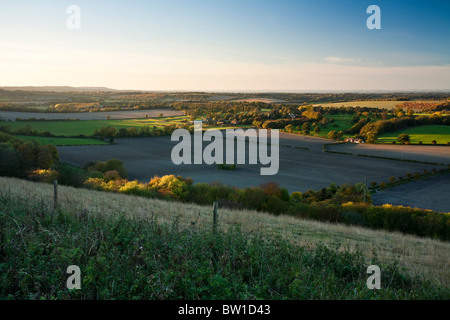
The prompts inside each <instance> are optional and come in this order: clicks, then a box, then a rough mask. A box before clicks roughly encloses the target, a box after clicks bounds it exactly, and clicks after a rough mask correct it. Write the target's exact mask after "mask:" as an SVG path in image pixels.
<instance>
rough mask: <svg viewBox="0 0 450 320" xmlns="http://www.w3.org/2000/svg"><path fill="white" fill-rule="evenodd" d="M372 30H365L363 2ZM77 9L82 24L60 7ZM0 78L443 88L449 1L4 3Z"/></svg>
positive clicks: (165, 85)
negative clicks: (375, 20)
mask: <svg viewBox="0 0 450 320" xmlns="http://www.w3.org/2000/svg"><path fill="white" fill-rule="evenodd" d="M371 4H376V5H378V6H379V7H380V8H381V30H369V29H368V28H367V27H366V20H367V18H368V17H369V16H370V15H369V14H367V13H366V9H367V7H368V6H369V5H371ZM70 5H77V6H79V8H80V10H81V16H80V17H81V29H79V30H70V29H68V28H67V26H66V21H67V19H68V17H69V14H67V13H66V9H67V7H68V6H70ZM0 7H1V10H0V34H1V37H0V86H74V87H87V86H91V87H108V88H114V89H130V90H152V91H158V90H160V91H221V92H226V91H240V92H246V91H258V92H261V91H278V92H279V91H285V92H292V91H294V92H299V91H327V90H328V91H358V90H359V91H374V90H387V91H410V90H428V91H433V90H449V89H450V41H449V40H450V39H449V38H450V36H449V35H450V19H448V18H447V16H448V13H449V12H450V3H449V2H448V1H438V0H434V1H427V2H424V1H415V0H412V1H395V3H393V2H392V1H387V0H380V1H378V0H376V1H372V0H371V1H366V0H362V1H357V0H353V1H352V0H344V1H339V2H336V1H331V0H323V1H312V0H311V1H287V0H285V1H268V0H261V1H254V0H247V1H237V0H230V1H220V2H219V1H206V0H203V1H201V0H193V1H182V0H170V1H164V2H162V1H145V2H144V1H137V0H134V1H127V2H125V1H95V3H93V2H92V1H86V0H83V1H77V0H70V1H66V0H64V1H58V2H55V1H48V0H45V1H40V2H38V3H37V2H35V1H21V2H20V3H17V2H16V1H12V0H7V1H2V4H1V5H0Z"/></svg>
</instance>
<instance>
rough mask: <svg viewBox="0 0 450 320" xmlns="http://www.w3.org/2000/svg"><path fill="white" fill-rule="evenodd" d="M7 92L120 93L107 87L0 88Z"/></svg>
mask: <svg viewBox="0 0 450 320" xmlns="http://www.w3.org/2000/svg"><path fill="white" fill-rule="evenodd" d="M0 89H3V90H7V91H42V92H98V91H102V92H108V91H120V90H116V89H111V88H106V87H70V86H38V87H35V86H25V87H9V86H8V87H0Z"/></svg>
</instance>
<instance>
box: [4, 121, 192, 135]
mask: <svg viewBox="0 0 450 320" xmlns="http://www.w3.org/2000/svg"><path fill="white" fill-rule="evenodd" d="M186 121H189V117H186V116H175V117H161V118H149V119H126V120H84V121H19V122H15V121H11V122H8V123H7V125H8V126H10V127H11V130H12V131H15V130H17V129H19V128H22V127H24V126H27V125H29V126H30V127H31V129H32V130H37V131H38V132H45V131H49V132H50V133H52V134H54V135H58V136H77V135H80V134H84V135H88V136H89V135H92V134H93V133H94V131H95V129H100V128H101V127H104V126H112V127H115V128H116V129H117V130H118V129H120V128H126V129H128V128H132V127H134V128H137V129H139V128H141V127H144V126H151V127H153V126H156V127H162V126H165V125H169V124H185V123H187V122H186Z"/></svg>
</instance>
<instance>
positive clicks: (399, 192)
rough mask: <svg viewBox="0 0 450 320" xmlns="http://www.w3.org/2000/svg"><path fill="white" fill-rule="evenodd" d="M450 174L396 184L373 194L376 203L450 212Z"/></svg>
mask: <svg viewBox="0 0 450 320" xmlns="http://www.w3.org/2000/svg"><path fill="white" fill-rule="evenodd" d="M448 181H450V174H445V175H441V176H437V177H430V178H426V179H423V180H419V181H414V182H410V183H408V184H402V185H399V186H395V187H393V188H390V189H388V190H386V191H381V192H377V193H376V194H374V195H372V200H373V204H374V205H382V204H385V203H389V204H392V205H404V206H405V205H407V206H411V207H421V208H423V209H434V210H435V211H441V212H450V206H449V204H448V199H449V198H450V188H449V182H448Z"/></svg>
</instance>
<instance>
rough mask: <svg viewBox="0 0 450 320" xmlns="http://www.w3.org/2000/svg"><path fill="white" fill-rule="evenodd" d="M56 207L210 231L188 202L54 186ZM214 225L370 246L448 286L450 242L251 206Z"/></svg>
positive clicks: (32, 198) (41, 192) (7, 186)
mask: <svg viewBox="0 0 450 320" xmlns="http://www.w3.org/2000/svg"><path fill="white" fill-rule="evenodd" d="M0 192H2V194H7V195H8V196H10V197H13V198H15V199H23V200H22V201H21V203H27V204H29V205H34V206H36V207H38V206H39V205H40V203H41V202H42V201H43V203H51V202H52V195H53V187H52V186H51V185H47V184H39V187H37V185H36V183H31V182H27V181H23V180H18V179H13V178H3V177H2V178H0ZM59 201H60V204H61V209H62V210H64V211H66V212H72V213H80V212H88V213H89V215H91V216H93V217H97V216H99V217H109V216H111V217H113V216H119V215H124V216H126V217H129V218H134V219H145V220H148V219H149V218H150V217H151V218H154V219H156V220H157V221H159V222H162V223H169V224H173V223H175V222H176V224H177V225H179V226H181V227H186V228H190V227H193V226H195V228H198V229H201V230H205V229H206V230H210V228H211V221H212V216H211V208H210V207H204V206H198V205H193V204H182V203H175V202H165V201H161V200H156V199H146V198H140V197H135V196H128V195H123V194H112V193H103V192H97V191H90V190H83V189H75V188H71V187H63V186H60V188H59ZM219 226H220V228H221V229H222V230H226V229H230V227H234V226H239V227H241V229H242V230H243V231H244V232H245V233H250V234H260V235H262V236H263V237H265V238H270V237H272V236H275V237H277V236H281V237H282V238H285V239H288V240H289V241H290V242H291V243H293V244H294V245H298V246H302V247H307V248H316V247H317V246H318V245H321V244H331V243H333V242H336V241H337V242H339V243H341V244H342V245H343V246H344V247H348V248H349V249H350V250H355V249H357V248H358V249H359V250H360V251H361V252H362V253H363V254H364V256H365V258H367V259H371V258H373V257H372V252H373V250H375V251H376V253H377V255H378V259H379V260H380V261H382V262H383V263H391V262H393V261H394V260H398V262H399V264H400V266H402V267H405V268H407V272H408V273H409V275H411V276H420V277H424V278H426V279H428V280H430V281H433V282H434V283H439V284H442V285H444V286H446V287H447V288H448V287H449V285H450V274H449V272H448V268H449V264H450V257H449V252H450V244H449V243H445V242H441V241H436V240H431V239H424V238H418V237H414V236H409V235H402V234H399V233H389V232H384V231H374V230H368V229H364V228H359V227H348V226H343V225H332V224H327V223H319V222H314V221H305V220H299V219H295V218H292V217H284V216H280V217H276V216H273V215H269V214H264V213H257V212H254V211H232V210H226V209H219Z"/></svg>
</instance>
